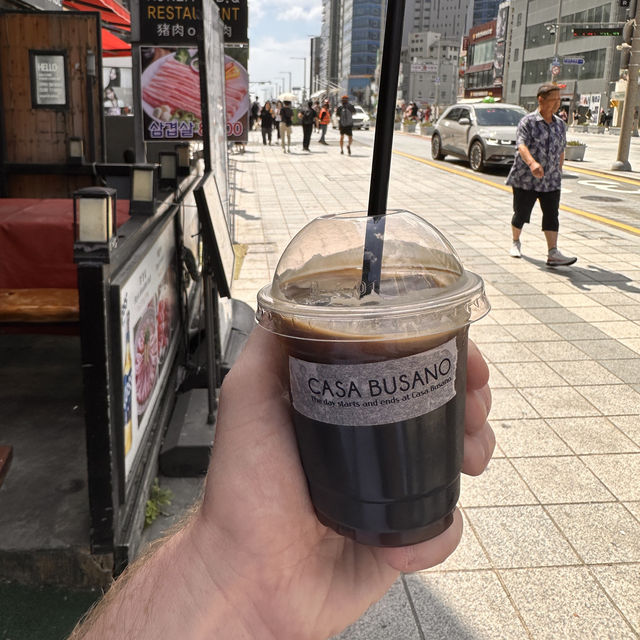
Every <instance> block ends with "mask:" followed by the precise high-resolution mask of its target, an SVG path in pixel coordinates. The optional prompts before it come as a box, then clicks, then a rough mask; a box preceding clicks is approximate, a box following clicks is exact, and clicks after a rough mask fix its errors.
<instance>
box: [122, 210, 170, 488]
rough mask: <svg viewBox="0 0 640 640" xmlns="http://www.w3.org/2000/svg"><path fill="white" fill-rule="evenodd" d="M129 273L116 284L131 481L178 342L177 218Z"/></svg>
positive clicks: (127, 468) (126, 457) (127, 463)
mask: <svg viewBox="0 0 640 640" xmlns="http://www.w3.org/2000/svg"><path fill="white" fill-rule="evenodd" d="M125 278H126V279H124V280H123V281H122V282H116V283H115V284H116V286H117V287H118V289H117V294H116V295H117V296H118V299H119V303H120V320H121V331H120V334H121V335H120V349H121V352H120V353H121V359H120V364H121V367H122V368H121V379H122V393H121V395H120V397H121V399H122V405H121V407H119V411H117V412H116V414H117V415H119V417H120V421H119V424H120V425H121V428H122V431H123V434H122V436H123V442H124V476H125V481H126V479H127V478H128V477H129V474H130V472H131V470H132V468H133V466H134V462H135V460H136V456H137V454H138V452H139V451H140V449H141V446H142V445H143V443H144V441H145V435H146V431H147V428H148V427H149V424H150V416H151V414H152V413H153V408H154V406H155V404H156V402H157V400H158V396H159V394H160V391H161V390H162V389H163V388H164V385H165V380H166V378H167V375H168V374H169V370H170V368H171V362H172V360H173V356H174V354H175V351H176V348H177V344H178V337H179V332H178V331H177V325H178V316H179V314H178V295H177V284H176V243H175V232H174V225H173V221H170V223H169V224H167V225H166V226H165V228H164V230H163V231H162V232H161V234H160V235H159V236H158V237H157V238H156V240H155V242H153V244H152V245H151V246H150V248H149V249H148V251H147V253H146V255H144V256H143V257H142V258H141V259H140V260H139V261H136V263H135V267H134V268H133V270H132V271H131V272H130V273H128V274H127V275H126V276H125Z"/></svg>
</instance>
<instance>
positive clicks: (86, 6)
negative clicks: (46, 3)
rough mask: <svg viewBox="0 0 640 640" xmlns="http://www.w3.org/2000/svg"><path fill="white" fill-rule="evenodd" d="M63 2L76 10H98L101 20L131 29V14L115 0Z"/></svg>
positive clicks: (120, 27)
mask: <svg viewBox="0 0 640 640" xmlns="http://www.w3.org/2000/svg"><path fill="white" fill-rule="evenodd" d="M63 4H64V6H65V7H68V8H69V9H75V10H76V11H99V12H100V18H101V20H102V21H103V22H106V23H107V24H110V25H113V26H115V27H118V28H119V29H125V30H127V31H129V30H130V29H131V14H130V13H129V12H128V11H127V10H126V9H125V8H124V7H123V6H121V5H119V4H118V3H117V2H115V0H64V2H63Z"/></svg>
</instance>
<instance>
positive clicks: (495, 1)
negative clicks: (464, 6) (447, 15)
mask: <svg viewBox="0 0 640 640" xmlns="http://www.w3.org/2000/svg"><path fill="white" fill-rule="evenodd" d="M501 2H502V0H475V1H474V3H473V26H474V27H477V26H478V25H479V24H484V23H485V22H491V21H492V20H495V19H496V17H497V16H498V5H499V4H500V3H501Z"/></svg>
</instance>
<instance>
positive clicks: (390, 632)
mask: <svg viewBox="0 0 640 640" xmlns="http://www.w3.org/2000/svg"><path fill="white" fill-rule="evenodd" d="M421 637H422V636H421V634H420V632H419V630H418V623H417V622H416V619H415V618H414V616H413V612H412V610H411V605H410V604H409V599H408V597H407V594H406V591H405V589H404V585H403V584H402V579H401V578H398V580H396V582H394V584H393V586H392V587H391V589H389V591H387V593H386V594H385V596H384V597H383V598H382V600H380V601H379V602H376V603H375V604H373V605H371V607H369V609H367V611H366V612H365V613H364V614H363V615H362V616H361V617H360V618H359V619H358V620H357V621H356V622H354V623H353V624H352V625H351V626H350V627H347V628H346V629H345V630H344V631H343V632H342V633H340V634H339V635H337V636H333V640H389V638H407V640H420V638H421Z"/></svg>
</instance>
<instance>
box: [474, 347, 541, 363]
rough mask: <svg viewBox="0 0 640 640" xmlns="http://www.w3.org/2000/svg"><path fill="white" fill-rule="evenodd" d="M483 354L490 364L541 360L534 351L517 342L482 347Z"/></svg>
mask: <svg viewBox="0 0 640 640" xmlns="http://www.w3.org/2000/svg"><path fill="white" fill-rule="evenodd" d="M482 353H483V355H484V357H485V358H486V359H487V360H489V361H490V362H493V363H497V362H533V361H536V360H539V358H538V356H536V355H535V354H534V353H533V352H532V351H530V350H529V349H527V348H526V347H525V346H524V345H522V344H518V343H517V342H489V343H485V344H483V345H482Z"/></svg>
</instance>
